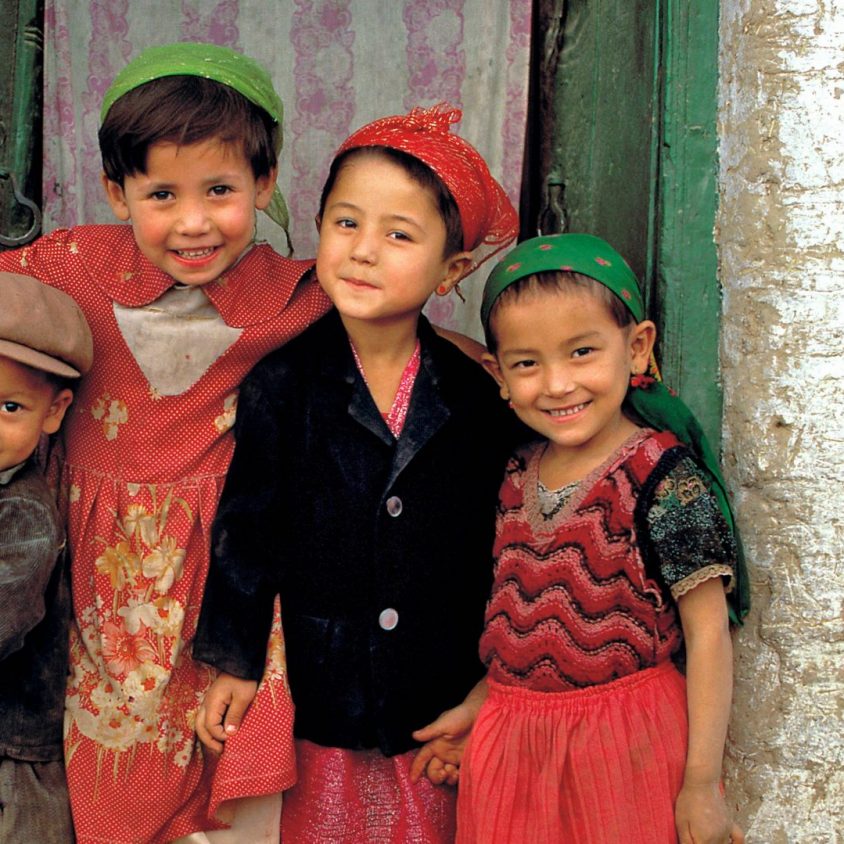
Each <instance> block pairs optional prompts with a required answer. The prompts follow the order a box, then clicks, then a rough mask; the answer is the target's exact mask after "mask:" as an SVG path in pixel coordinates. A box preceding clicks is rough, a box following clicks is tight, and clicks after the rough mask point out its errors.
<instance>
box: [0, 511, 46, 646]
mask: <svg viewBox="0 0 844 844" xmlns="http://www.w3.org/2000/svg"><path fill="white" fill-rule="evenodd" d="M52 525H53V515H52V514H51V513H50V511H49V509H48V508H47V507H46V506H44V505H43V504H41V503H39V502H36V501H32V500H31V499H29V498H17V497H9V498H7V499H6V500H5V501H3V502H2V503H0V537H2V541H0V659H5V658H6V657H7V656H9V655H10V654H12V653H14V652H15V651H17V650H20V648H22V647H23V643H24V638H25V637H26V634H27V633H29V631H30V630H32V629H33V628H34V627H35V626H36V625H37V624H38V623H39V622H40V621H41V619H42V618H44V613H45V612H46V608H45V606H44V590H45V589H46V588H47V583H48V582H49V580H50V575H51V574H52V572H53V568H54V566H55V564H56V558H57V556H58V551H59V547H58V543H57V537H56V535H55V534H54V533H53V532H51V531H49V530H48V527H52Z"/></svg>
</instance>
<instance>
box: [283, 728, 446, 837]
mask: <svg viewBox="0 0 844 844" xmlns="http://www.w3.org/2000/svg"><path fill="white" fill-rule="evenodd" d="M415 755H416V751H415V750H411V751H409V752H408V753H403V754H401V755H399V756H391V757H387V756H384V755H383V754H382V753H381V752H380V751H379V750H343V749H341V748H336V747H321V746H320V745H317V744H313V743H312V742H309V741H303V740H297V741H296V763H297V767H298V769H299V781H298V782H297V783H296V785H295V786H294V787H293V788H292V789H290V790H289V791H286V792H285V793H284V808H283V810H282V813H281V840H282V841H283V842H284V844H311V842H326V841H330V842H332V844H451V842H453V841H454V834H455V812H456V792H455V789H454V788H452V787H450V786H443V785H432V784H431V782H430V781H429V780H428V779H426V778H425V777H422V779H420V780H419V782H417V783H412V782H411V781H410V766H411V763H412V762H413V758H414V756H415Z"/></svg>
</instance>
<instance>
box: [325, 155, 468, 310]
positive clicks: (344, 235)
mask: <svg viewBox="0 0 844 844" xmlns="http://www.w3.org/2000/svg"><path fill="white" fill-rule="evenodd" d="M318 222H319V236H320V237H319V249H318V252H317V277H318V278H319V282H320V284H321V285H322V287H323V289H324V290H325V292H326V293H327V294H328V296H329V297H330V299H331V301H332V302H333V303H334V305H335V307H336V308H337V310H338V311H339V312H340V315H341V316H342V317H343V320H344V322H345V323H346V325H347V327H348V325H349V322H350V321H358V322H364V323H371V324H380V325H397V324H404V323H406V324H408V325H410V324H412V325H414V326H415V323H416V320H417V319H418V317H419V312H420V311H421V310H422V306H423V305H424V304H425V302H426V301H427V300H428V298H429V297H430V295H431V294H432V293H433V292H434V291H435V290H437V289H438V288H440V286H441V285H442V286H443V289H442V290H440V291H439V292H445V290H448V289H451V287H453V286H454V284H455V283H456V282H457V281H458V280H459V278H460V275H461V273H462V271H463V270H464V269H465V267H466V266H467V264H468V263H469V261H470V256H469V254H468V253H465V252H460V253H456V254H455V255H451V256H447V255H445V251H446V248H445V244H446V228H445V223H444V222H443V219H442V217H441V215H440V212H439V209H438V208H437V205H436V202H435V199H434V196H433V194H432V192H431V191H430V190H429V189H427V188H424V187H422V186H421V185H420V184H418V183H417V182H416V181H414V180H413V179H412V178H410V176H409V175H408V173H407V172H406V171H405V170H404V168H403V167H401V166H399V165H398V164H396V163H394V162H392V161H390V160H389V159H387V158H385V157H383V156H380V155H372V154H367V155H360V156H356V157H354V158H350V159H349V160H348V161H346V162H344V163H343V165H342V167H341V169H340V170H339V172H338V174H337V178H336V180H335V182H334V184H333V186H332V187H331V191H330V193H329V194H328V196H327V197H326V201H325V206H324V209H323V213H322V216H321V219H320V220H319V221H318Z"/></svg>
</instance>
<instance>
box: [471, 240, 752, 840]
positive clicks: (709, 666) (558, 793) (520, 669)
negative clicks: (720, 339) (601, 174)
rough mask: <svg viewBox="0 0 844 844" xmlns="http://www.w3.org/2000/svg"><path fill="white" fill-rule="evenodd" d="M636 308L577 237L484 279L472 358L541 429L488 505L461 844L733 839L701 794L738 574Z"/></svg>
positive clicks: (702, 468) (730, 534)
mask: <svg viewBox="0 0 844 844" xmlns="http://www.w3.org/2000/svg"><path fill="white" fill-rule="evenodd" d="M644 316H645V313H644V306H643V304H642V300H641V296H640V293H639V289H638V286H637V283H636V278H635V276H634V275H633V273H632V272H631V270H630V269H629V267H628V266H627V264H626V263H625V262H624V260H623V258H622V257H621V256H620V255H619V254H618V253H617V252H616V251H615V250H614V249H612V247H610V246H609V245H608V244H607V243H605V242H604V241H603V240H600V239H599V238H596V237H592V236H589V235H580V234H566V235H556V236H546V237H538V238H534V239H532V240H528V241H526V242H524V243H522V244H520V245H519V246H517V247H516V248H515V249H514V250H512V252H510V253H509V254H508V255H507V256H506V257H505V258H504V259H503V260H502V261H501V262H500V263H499V264H498V266H496V267H495V269H494V270H493V271H492V274H491V275H490V278H489V280H488V282H487V285H486V289H485V292H484V299H483V306H482V321H483V324H484V327H485V330H486V333H487V343H488V347H489V353H488V354H487V355H486V356H485V363H486V366H487V368H488V370H489V372H490V373H491V374H492V375H493V377H494V378H495V380H496V381H497V382H498V384H499V387H500V391H501V396H502V398H504V399H505V400H506V401H508V402H509V403H510V407H512V408H513V410H514V411H515V413H516V415H517V416H518V417H519V418H520V419H521V420H522V421H523V422H524V423H526V424H527V425H528V426H530V427H531V428H533V430H534V431H535V432H536V433H537V434H538V435H539V437H540V439H538V440H537V441H536V442H534V443H532V444H531V445H529V446H527V447H525V448H524V449H521V450H519V451H518V452H517V453H516V454H515V456H514V457H513V458H512V460H511V462H510V464H509V466H508V469H507V471H506V474H505V480H504V482H503V485H502V487H501V491H500V495H499V510H498V520H497V526H496V541H495V549H494V553H495V559H496V562H495V581H494V585H493V590H492V596H491V598H490V601H489V604H488V606H487V611H486V627H485V630H484V633H483V636H482V638H481V644H480V651H481V657H482V659H483V660H484V662H485V663H486V665H487V667H488V674H487V686H488V697H487V699H486V701H485V702H484V704H483V706H482V708H481V710H480V713H479V715H478V719H477V721H476V723H475V726H474V728H473V732H472V736H471V738H470V740H469V745H468V747H467V750H466V755H465V757H464V760H463V765H462V768H461V774H460V791H459V798H458V833H457V840H458V842H461V843H462V844H469V842H493V841H496V842H497V841H507V842H508V844H519V842H530V844H559V842H564V841H571V842H574V841H576V842H578V844H609V842H613V843H614V842H624V844H640V843H641V844H645V842H648V844H650V842H655V841H656V842H660V844H667V843H668V842H677V841H680V842H682V844H691V843H692V842H694V844H702V842H707V844H716V842H717V844H724V843H725V842H727V841H732V842H733V844H740V842H743V841H744V835H743V834H742V832H741V830H740V829H739V828H738V827H737V826H736V825H735V824H733V823H732V821H731V819H730V814H729V812H728V810H727V808H726V805H725V801H724V796H723V791H722V789H721V765H722V756H723V749H724V742H725V739H726V731H727V722H728V718H729V710H730V701H731V688H732V647H731V641H730V634H729V623H728V603H727V599H726V597H725V590H732V593H733V594H734V595H737V596H738V597H737V598H735V599H733V603H734V612H735V613H736V615H737V616H738V617H740V616H741V615H742V614H743V613H744V612H745V611H746V609H747V607H746V594H745V586H744V581H743V572H742V569H741V565H740V562H739V560H738V556H737V546H736V541H735V537H734V531H733V528H732V516H731V514H730V513H729V512H728V508H726V507H725V508H724V509H723V510H722V499H720V498H719V496H718V494H717V493H715V492H713V490H715V489H716V488H718V487H723V481H722V480H721V476H720V472H719V471H718V468H717V464H715V463H714V462H713V461H712V459H711V452H710V451H709V449H708V448H707V447H706V446H705V443H703V444H702V445H701V443H702V434H701V433H700V430H699V426H697V425H696V423H695V422H694V419H693V417H692V416H691V413H690V412H689V411H688V409H687V408H686V407H685V405H682V402H680V400H679V399H677V398H676V397H674V396H672V395H671V394H670V393H669V392H668V391H667V390H665V388H664V387H662V385H661V383H659V382H658V380H657V375H658V373H657V371H656V368H655V364H654V363H653V359H652V355H651V352H652V349H653V344H654V339H655V331H656V330H655V327H654V324H653V323H652V322H651V321H649V320H646V319H644ZM725 500H726V499H723V501H725ZM736 581H738V582H736ZM734 587H735V588H734ZM681 657H682V659H681ZM675 662H676V663H684V664H685V669H684V673H681V671H680V670H678V668H677V667H675Z"/></svg>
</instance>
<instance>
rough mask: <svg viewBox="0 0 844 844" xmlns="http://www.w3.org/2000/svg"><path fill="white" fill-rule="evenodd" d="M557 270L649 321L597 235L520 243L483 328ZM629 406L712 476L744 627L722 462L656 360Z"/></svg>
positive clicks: (508, 258) (498, 273)
mask: <svg viewBox="0 0 844 844" xmlns="http://www.w3.org/2000/svg"><path fill="white" fill-rule="evenodd" d="M554 271H564V272H575V273H580V274H581V275H585V276H588V277H589V278H593V279H595V281H598V282H600V283H601V284H603V285H604V286H605V287H608V288H609V289H610V290H611V291H612V292H613V293H615V295H616V296H618V298H619V299H621V301H622V302H624V304H625V305H626V306H627V308H628V309H629V311H630V313H631V314H632V315H633V318H634V319H635V320H636V322H637V323H638V322H641V321H642V320H643V319H644V318H645V304H644V301H643V300H642V294H641V292H640V291H639V285H638V282H637V281H636V276H635V275H634V274H633V271H632V270H631V269H630V267H629V266H628V265H627V262H626V261H625V260H624V258H622V257H621V255H619V253H618V252H616V251H615V249H613V248H612V247H611V246H610V245H609V244H608V243H607V242H606V241H604V240H601V238H599V237H594V236H593V235H588V234H557V235H545V236H542V237H534V238H531V239H530V240H526V241H524V242H522V243H520V244H519V245H518V246H516V247H515V249H512V250H511V251H510V252H508V253H507V255H505V256H504V258H503V259H502V260H501V261H500V262H499V263H498V264H497V265H496V266H495V267H494V268H493V270H492V272H491V273H490V276H489V278H488V279H487V283H486V286H485V287H484V294H483V301H482V303H481V322H482V323H483V326H484V330H485V331H487V332H489V319H490V314H491V313H492V308H493V305H494V304H495V301H496V300H497V299H498V297H499V296H500V295H501V294H502V292H503V291H504V290H506V289H507V288H508V287H509V286H510V285H511V284H513V283H514V282H516V281H518V280H519V279H521V278H525V277H527V276H530V275H533V274H534V273H542V272H554ZM625 404H626V405H627V406H628V407H629V408H630V409H631V410H632V411H633V412H634V413H635V414H636V415H637V416H638V417H639V418H640V419H642V421H643V422H645V423H646V424H647V425H649V426H650V427H652V428H655V429H656V430H658V431H671V432H672V433H673V434H674V435H675V436H676V437H677V438H678V439H679V440H680V441H681V442H683V443H685V444H686V445H687V446H689V448H691V449H692V450H693V451H694V452H695V453H696V454H697V456H698V458H699V459H700V461H701V463H702V464H703V466H704V468H705V469H706V471H707V473H708V474H709V476H710V478H711V481H712V492H713V494H714V495H715V498H716V499H717V501H718V506H719V507H720V509H721V512H722V513H723V515H724V518H725V520H726V522H727V525H728V526H729V527H730V529H731V530H732V532H733V536H734V537H735V540H736V549H737V559H736V570H735V588H734V589H733V591H732V592H731V594H730V618H731V619H732V620H733V621H734V622H736V623H739V624H740V623H741V622H742V619H743V618H744V617H745V616H746V615H747V613H748V610H749V609H750V584H749V582H748V577H747V570H746V566H745V562H744V553H743V551H742V547H741V539H740V537H739V533H738V528H737V527H736V523H735V517H734V515H733V511H732V508H731V507H730V502H729V498H728V494H727V487H726V484H725V483H724V478H723V476H722V475H721V468H720V466H719V464H718V458H717V457H716V455H715V454H714V452H713V451H712V448H711V446H710V445H709V442H708V441H707V439H706V435H705V434H704V433H703V429H702V428H701V427H700V423H699V422H698V421H697V419H696V418H695V416H694V414H693V413H692V412H691V410H689V408H688V407H687V406H686V405H685V404H684V403H683V401H682V400H681V399H680V398H679V397H678V396H676V395H674V394H673V393H672V392H671V391H669V390H668V388H667V387H666V386H665V384H663V383H662V379H661V378H660V375H659V369H658V368H657V366H656V361H654V360H653V358H651V362H650V365H649V369H648V374H647V375H645V376H635V377H634V379H633V382H632V385H631V387H630V389H628V391H627V397H626V398H625Z"/></svg>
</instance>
